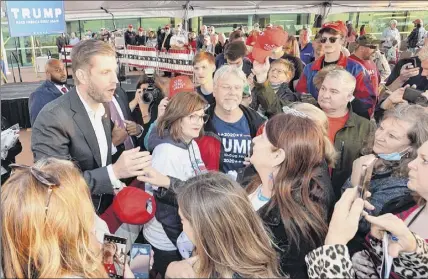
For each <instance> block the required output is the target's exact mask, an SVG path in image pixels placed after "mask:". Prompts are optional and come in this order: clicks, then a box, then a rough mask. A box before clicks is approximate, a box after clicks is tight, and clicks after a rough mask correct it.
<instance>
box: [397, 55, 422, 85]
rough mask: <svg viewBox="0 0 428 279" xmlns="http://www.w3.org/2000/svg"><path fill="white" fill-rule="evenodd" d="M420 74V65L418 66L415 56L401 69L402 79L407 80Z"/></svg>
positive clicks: (402, 80)
mask: <svg viewBox="0 0 428 279" xmlns="http://www.w3.org/2000/svg"><path fill="white" fill-rule="evenodd" d="M417 75H419V67H417V63H416V59H415V58H413V59H412V60H411V62H409V63H406V64H404V65H403V67H401V69H400V76H399V78H400V80H401V82H403V83H404V82H406V81H408V80H409V78H411V77H414V76H417Z"/></svg>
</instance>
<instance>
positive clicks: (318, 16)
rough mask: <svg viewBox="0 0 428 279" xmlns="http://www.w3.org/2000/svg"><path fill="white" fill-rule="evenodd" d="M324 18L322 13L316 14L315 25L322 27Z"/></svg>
mask: <svg viewBox="0 0 428 279" xmlns="http://www.w3.org/2000/svg"><path fill="white" fill-rule="evenodd" d="M322 20H323V18H322V15H315V21H314V27H315V28H321V26H322Z"/></svg>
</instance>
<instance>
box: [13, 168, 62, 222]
mask: <svg viewBox="0 0 428 279" xmlns="http://www.w3.org/2000/svg"><path fill="white" fill-rule="evenodd" d="M9 167H10V168H11V169H12V173H11V176H12V175H13V174H14V171H15V170H16V169H21V170H30V173H31V175H32V176H33V177H34V178H35V179H36V180H37V181H38V182H40V183H41V184H42V185H43V186H45V187H47V188H48V196H47V198H46V205H45V215H47V213H48V208H49V203H50V201H51V196H52V191H53V187H54V186H56V187H58V186H59V185H60V183H59V180H58V179H57V178H56V177H54V176H52V175H49V174H47V173H44V172H42V171H41V170H39V169H37V168H34V167H30V166H26V165H20V164H10V165H9Z"/></svg>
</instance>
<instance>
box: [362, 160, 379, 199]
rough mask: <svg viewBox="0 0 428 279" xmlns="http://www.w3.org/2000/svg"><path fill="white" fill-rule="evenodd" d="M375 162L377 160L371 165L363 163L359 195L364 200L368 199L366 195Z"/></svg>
mask: <svg viewBox="0 0 428 279" xmlns="http://www.w3.org/2000/svg"><path fill="white" fill-rule="evenodd" d="M375 162H376V160H375V161H373V162H372V163H371V164H369V165H363V166H362V169H361V176H360V182H359V184H358V192H359V197H360V198H362V199H363V200H365V199H366V197H365V195H366V192H367V191H368V188H369V184H370V180H371V178H372V174H373V168H374V163H375Z"/></svg>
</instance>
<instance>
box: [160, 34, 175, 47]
mask: <svg viewBox="0 0 428 279" xmlns="http://www.w3.org/2000/svg"><path fill="white" fill-rule="evenodd" d="M165 36H166V34H165V33H163V34H162V35H161V37H160V40H159V43H158V50H162V43H163V40H164V39H165ZM171 38H172V33H170V34H169V35H168V37H166V40H165V44H164V45H163V47H164V48H165V49H166V50H169V49H170V48H171Z"/></svg>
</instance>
